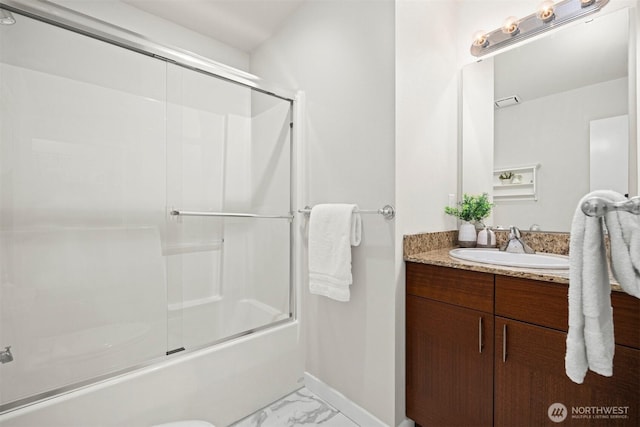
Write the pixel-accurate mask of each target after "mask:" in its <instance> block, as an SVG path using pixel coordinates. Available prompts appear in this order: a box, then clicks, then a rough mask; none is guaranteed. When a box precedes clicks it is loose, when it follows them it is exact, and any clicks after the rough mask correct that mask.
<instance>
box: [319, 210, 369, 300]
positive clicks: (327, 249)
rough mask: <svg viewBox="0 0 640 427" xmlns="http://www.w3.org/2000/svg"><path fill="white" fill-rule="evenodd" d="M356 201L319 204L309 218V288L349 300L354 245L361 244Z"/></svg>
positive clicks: (328, 295) (332, 296) (360, 226)
mask: <svg viewBox="0 0 640 427" xmlns="http://www.w3.org/2000/svg"><path fill="white" fill-rule="evenodd" d="M357 210H358V206H357V205H351V204H320V205H316V206H314V207H313V209H311V217H310V219H309V290H310V292H311V293H312V294H316V295H323V296H326V297H329V298H333V299H335V300H337V301H345V302H346V301H349V298H350V291H349V285H351V283H352V281H353V277H352V275H351V246H358V245H359V244H360V239H361V233H362V223H361V219H360V214H358V213H356V211H357Z"/></svg>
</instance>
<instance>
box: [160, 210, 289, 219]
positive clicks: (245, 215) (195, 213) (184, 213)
mask: <svg viewBox="0 0 640 427" xmlns="http://www.w3.org/2000/svg"><path fill="white" fill-rule="evenodd" d="M169 215H174V216H216V217H231V218H269V219H288V220H292V219H293V215H260V214H252V213H237V212H198V211H180V210H171V211H169Z"/></svg>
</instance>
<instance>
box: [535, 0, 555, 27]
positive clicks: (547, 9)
mask: <svg viewBox="0 0 640 427" xmlns="http://www.w3.org/2000/svg"><path fill="white" fill-rule="evenodd" d="M536 16H537V17H538V19H539V20H541V21H542V22H544V23H547V22H550V21H552V20H553V19H554V18H555V17H556V15H555V5H554V4H553V1H551V0H547V1H544V2H542V4H541V5H540V6H539V7H538V12H537V13H536Z"/></svg>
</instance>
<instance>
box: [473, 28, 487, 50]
mask: <svg viewBox="0 0 640 427" xmlns="http://www.w3.org/2000/svg"><path fill="white" fill-rule="evenodd" d="M473 45H474V46H479V47H487V46H488V45H489V38H488V37H487V32H486V31H483V30H479V31H476V32H475V33H473Z"/></svg>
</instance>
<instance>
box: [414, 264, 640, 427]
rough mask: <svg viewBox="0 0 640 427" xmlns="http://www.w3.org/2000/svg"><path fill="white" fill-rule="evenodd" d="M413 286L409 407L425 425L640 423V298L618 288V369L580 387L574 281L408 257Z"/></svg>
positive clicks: (590, 378)
mask: <svg viewBox="0 0 640 427" xmlns="http://www.w3.org/2000/svg"><path fill="white" fill-rule="evenodd" d="M406 290H407V312H406V317H407V334H406V348H407V350H406V357H407V358H406V369H407V370H406V375H407V378H406V392H407V408H406V409H407V416H408V417H409V418H411V419H413V420H414V421H416V423H418V424H419V425H422V426H424V427H427V426H432V425H433V426H445V425H449V426H489V425H495V426H501V427H515V426H544V425H549V426H551V425H579V426H596V425H603V426H605V425H606V426H616V425H624V426H637V425H640V300H638V299H636V298H634V297H631V296H629V295H627V294H624V293H621V292H613V293H612V304H613V307H614V329H615V337H616V349H615V358H614V375H613V377H610V378H608V377H603V376H600V375H597V374H594V373H592V372H589V373H588V374H587V377H586V378H585V381H584V383H583V384H575V383H573V382H572V381H571V380H570V379H569V378H568V377H567V376H566V374H565V371H564V356H565V349H566V347H565V339H566V331H567V322H568V320H567V316H568V307H567V292H568V286H567V285H563V284H558V283H549V282H542V281H536V280H530V279H522V278H514V277H508V276H502V275H495V276H494V275H493V274H489V273H479V272H473V271H466V270H458V269H453V268H448V267H439V266H433V265H428V264H419V263H411V262H408V263H407V287H406ZM488 359H491V360H488ZM554 403H561V404H563V405H564V407H566V408H567V409H566V411H567V413H565V415H567V417H566V419H565V420H564V421H563V422H562V423H556V422H553V421H552V420H551V419H550V418H549V414H548V411H549V407H550V406H551V405H552V404H554ZM594 411H595V412H598V413H594ZM607 411H608V412H609V414H608V415H607V416H606V417H605V416H603V415H606V414H605V412H607ZM587 412H589V413H587ZM613 412H616V413H615V414H614V413H613ZM556 413H557V412H556ZM614 415H615V416H614ZM556 421H558V419H557V418H556Z"/></svg>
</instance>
